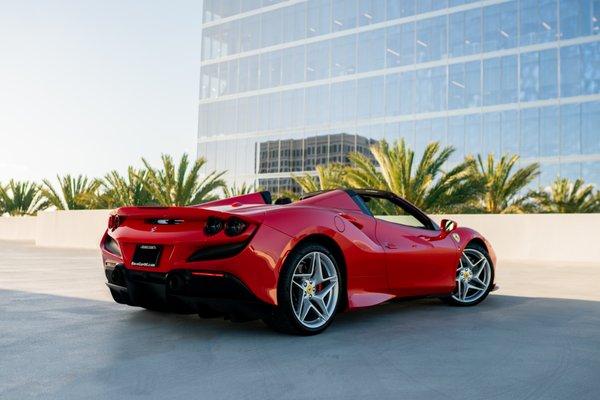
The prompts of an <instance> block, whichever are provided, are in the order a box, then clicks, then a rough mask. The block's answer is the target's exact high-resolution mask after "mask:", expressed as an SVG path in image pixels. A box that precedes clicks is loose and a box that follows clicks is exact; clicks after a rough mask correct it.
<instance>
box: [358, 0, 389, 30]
mask: <svg viewBox="0 0 600 400" xmlns="http://www.w3.org/2000/svg"><path fill="white" fill-rule="evenodd" d="M383 20H385V0H358V24H359V25H360V26H364V25H371V24H376V23H378V22H381V21H383Z"/></svg>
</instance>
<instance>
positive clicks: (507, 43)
mask: <svg viewBox="0 0 600 400" xmlns="http://www.w3.org/2000/svg"><path fill="white" fill-rule="evenodd" d="M483 35H484V42H483V49H484V51H494V50H500V49H509V48H512V47H515V46H516V45H517V2H516V1H511V2H508V3H502V4H497V5H494V6H490V7H485V8H484V9H483Z"/></svg>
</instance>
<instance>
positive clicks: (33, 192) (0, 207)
mask: <svg viewBox="0 0 600 400" xmlns="http://www.w3.org/2000/svg"><path fill="white" fill-rule="evenodd" d="M46 207H48V203H47V202H46V201H45V200H44V198H43V196H42V193H41V191H40V188H39V186H38V185H36V184H35V183H33V182H28V181H24V182H17V181H14V180H12V179H11V180H10V182H9V183H8V185H7V186H6V187H3V186H2V185H0V215H2V214H3V213H8V215H11V216H18V215H36V214H37V213H38V211H41V210H43V209H45V208H46Z"/></svg>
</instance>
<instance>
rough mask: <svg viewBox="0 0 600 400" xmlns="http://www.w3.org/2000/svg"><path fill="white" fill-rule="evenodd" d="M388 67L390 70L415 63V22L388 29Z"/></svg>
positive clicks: (386, 53) (386, 56) (386, 50)
mask: <svg viewBox="0 0 600 400" xmlns="http://www.w3.org/2000/svg"><path fill="white" fill-rule="evenodd" d="M385 58H386V66H387V67H388V68H391V67H397V66H400V65H409V64H414V62H415V24H414V22H411V23H407V24H402V25H395V26H391V27H389V28H387V35H386V48H385Z"/></svg>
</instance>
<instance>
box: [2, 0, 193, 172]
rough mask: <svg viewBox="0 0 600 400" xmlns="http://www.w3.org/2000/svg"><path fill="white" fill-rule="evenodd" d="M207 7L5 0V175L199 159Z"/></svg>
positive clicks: (180, 0)
mask: <svg viewBox="0 0 600 400" xmlns="http://www.w3.org/2000/svg"><path fill="white" fill-rule="evenodd" d="M201 7H202V6H201V1H199V0H196V1H192V0H168V1H167V0H162V1H141V0H137V1H136V0H95V1H90V0H71V1H65V0H62V1H58V0H53V1H47V0H38V1H31V0H12V1H10V0H0V182H6V180H8V179H9V178H11V177H14V178H18V179H35V180H39V179H41V178H45V177H48V178H53V179H54V177H55V175H56V174H65V173H72V174H79V173H84V174H87V175H91V176H101V175H104V174H105V173H106V172H107V171H109V170H111V169H118V170H121V171H123V170H125V168H126V166H127V165H130V164H134V165H139V164H140V161H139V160H140V157H142V156H144V157H146V158H147V159H149V160H151V161H152V162H156V161H157V160H158V159H159V157H160V154H161V153H162V152H166V153H171V154H176V155H178V156H179V155H180V154H181V153H182V152H184V151H187V152H188V153H190V154H191V155H192V156H194V157H195V156H196V150H195V148H196V147H195V142H196V135H197V121H198V113H197V99H198V85H199V83H198V82H199V75H200V73H199V66H200V23H201V20H202V16H201Z"/></svg>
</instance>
